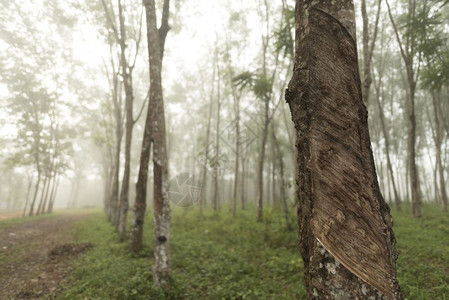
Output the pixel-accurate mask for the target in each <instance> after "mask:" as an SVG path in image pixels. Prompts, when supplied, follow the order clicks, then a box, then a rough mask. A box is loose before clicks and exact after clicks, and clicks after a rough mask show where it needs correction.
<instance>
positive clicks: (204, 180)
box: [200, 62, 216, 211]
mask: <svg viewBox="0 0 449 300" xmlns="http://www.w3.org/2000/svg"><path fill="white" fill-rule="evenodd" d="M215 72H216V63H215V62H214V63H213V71H212V78H213V79H214V78H215ZM214 91H215V84H214V80H212V86H211V92H210V97H209V111H208V117H207V129H206V148H205V149H204V164H203V171H202V178H201V198H200V211H203V206H204V205H205V204H206V196H207V190H206V183H207V165H208V164H209V148H210V145H209V143H210V128H211V123H212V109H213V103H214V102H213V98H214Z"/></svg>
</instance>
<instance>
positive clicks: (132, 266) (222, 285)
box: [58, 206, 449, 299]
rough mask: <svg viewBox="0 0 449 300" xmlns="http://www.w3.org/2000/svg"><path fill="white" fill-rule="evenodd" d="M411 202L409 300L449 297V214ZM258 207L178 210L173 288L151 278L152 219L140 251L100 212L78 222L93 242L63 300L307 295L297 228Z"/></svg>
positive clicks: (405, 286) (404, 278) (405, 224)
mask: <svg viewBox="0 0 449 300" xmlns="http://www.w3.org/2000/svg"><path fill="white" fill-rule="evenodd" d="M408 210H409V209H408V208H407V207H405V208H404V210H403V211H402V212H395V211H394V212H393V217H394V221H395V226H394V231H395V234H396V238H397V240H398V244H397V248H398V250H399V252H400V257H399V261H398V264H397V275H398V280H399V283H400V285H401V288H402V291H403V293H404V296H405V298H406V299H449V242H448V241H449V217H448V215H447V214H443V213H441V212H440V210H439V208H435V207H431V206H425V207H424V208H423V214H424V217H422V218H420V219H416V218H413V217H412V216H411V214H410V212H409V211H408ZM265 217H266V220H265V222H264V223H257V222H256V221H255V220H256V212H255V210H254V209H251V210H246V211H240V212H239V213H238V215H237V216H236V217H232V216H231V214H230V213H229V212H228V210H227V209H226V210H222V211H221V212H220V213H214V212H211V211H206V212H204V213H203V214H200V213H199V211H198V210H197V209H187V210H186V209H180V208H177V209H174V210H173V212H172V227H171V228H172V229H171V261H172V278H173V279H172V282H171V289H170V292H168V293H165V294H164V293H163V292H162V291H160V290H158V289H156V288H154V287H153V285H152V271H151V268H152V264H153V253H152V239H153V238H152V218H151V213H149V214H148V216H147V219H146V221H145V222H146V223H145V231H144V233H145V236H144V240H145V245H144V249H143V251H142V252H141V253H139V254H138V255H136V254H131V253H130V252H129V251H128V248H127V243H119V242H118V238H117V235H116V233H115V231H114V229H113V228H112V226H111V225H110V224H109V223H108V222H107V220H106V217H105V216H104V215H102V214H100V213H97V215H96V216H95V217H93V218H89V219H87V220H85V221H83V222H82V223H81V224H79V225H78V227H77V228H76V230H77V235H78V238H79V241H80V242H90V243H93V244H94V247H93V248H92V249H91V250H89V251H88V252H87V253H86V254H85V255H84V256H82V257H81V258H80V259H79V260H77V261H76V262H75V264H76V266H75V271H74V272H73V273H72V276H71V278H70V280H69V281H68V283H67V284H66V286H65V288H64V289H63V291H62V292H61V294H60V296H59V297H58V298H61V299H305V289H304V283H303V266H302V261H301V259H300V254H299V251H298V248H297V232H296V229H295V230H293V231H288V230H286V229H285V223H284V222H283V218H282V215H281V214H280V212H277V211H272V210H266V211H265Z"/></svg>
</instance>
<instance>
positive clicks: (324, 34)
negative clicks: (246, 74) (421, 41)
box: [286, 0, 402, 299]
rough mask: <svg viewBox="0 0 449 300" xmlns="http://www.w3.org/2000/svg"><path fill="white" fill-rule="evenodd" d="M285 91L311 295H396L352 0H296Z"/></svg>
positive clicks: (392, 252) (390, 235)
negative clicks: (294, 140) (293, 139)
mask: <svg viewBox="0 0 449 300" xmlns="http://www.w3.org/2000/svg"><path fill="white" fill-rule="evenodd" d="M295 52H296V56H295V69H294V73H293V78H292V79H291V81H290V83H289V86H288V90H287V91H286V100H287V102H288V103H289V105H290V110H291V112H292V120H293V122H294V123H295V128H296V130H297V143H296V145H297V147H298V165H299V171H298V178H297V184H298V188H299V189H298V198H299V207H298V224H299V227H300V230H299V237H300V249H301V254H302V257H303V261H304V265H305V283H306V289H307V295H308V298H309V299H368V298H370V297H372V298H379V293H381V294H382V295H383V298H387V297H388V298H391V299H400V298H402V296H401V292H400V289H399V285H398V282H397V280H396V274H395V273H396V272H395V261H396V258H397V253H396V250H395V244H396V240H395V237H394V234H393V231H392V229H391V227H392V219H391V216H390V213H389V207H388V205H387V204H386V203H385V201H384V199H383V197H382V195H381V193H380V190H379V184H378V182H377V177H376V170H375V167H374V159H373V153H372V150H371V143H370V137H369V132H368V123H367V111H366V107H365V106H364V105H363V100H362V91H361V82H360V75H359V71H358V64H357V46H356V38H355V16H354V5H353V2H352V1H351V0H338V1H333V2H330V1H325V0H318V1H316V0H297V2H296V51H295Z"/></svg>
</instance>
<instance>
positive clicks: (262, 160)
mask: <svg viewBox="0 0 449 300" xmlns="http://www.w3.org/2000/svg"><path fill="white" fill-rule="evenodd" d="M269 100H270V99H264V119H263V120H264V123H263V128H262V140H261V145H260V156H259V162H258V163H259V166H258V168H257V222H262V221H263V165H264V163H265V146H266V144H267V137H268V124H269V122H270V120H269V112H268V110H269V105H270V102H269Z"/></svg>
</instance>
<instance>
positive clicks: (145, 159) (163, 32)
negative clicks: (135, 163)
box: [129, 0, 170, 252]
mask: <svg viewBox="0 0 449 300" xmlns="http://www.w3.org/2000/svg"><path fill="white" fill-rule="evenodd" d="M169 2H170V1H169V0H164V7H163V13H162V22H161V27H160V28H159V33H158V38H157V39H156V38H154V36H152V37H151V38H154V39H156V40H155V41H153V42H154V43H158V44H159V47H158V48H154V47H156V45H153V44H151V42H150V36H148V37H147V38H148V47H149V48H148V56H149V57H150V58H152V57H151V55H152V54H154V53H158V57H159V60H160V63H159V71H157V69H158V65H157V64H158V62H157V61H154V59H155V58H152V60H150V101H149V105H148V110H147V116H146V119H145V128H144V133H143V139H142V150H141V152H140V164H139V173H138V177H137V184H136V199H135V202H134V209H133V210H134V216H133V220H132V223H131V229H130V234H129V247H130V248H131V250H132V251H134V252H138V251H140V250H141V249H142V238H143V224H144V221H145V211H146V207H147V204H146V198H147V185H148V166H149V162H150V154H151V144H152V122H153V117H154V109H153V108H151V107H152V106H151V105H153V104H152V103H154V101H155V99H154V98H155V97H162V83H161V74H160V72H161V69H162V58H163V57H164V45H165V38H166V36H167V33H168V30H169V29H170V27H169V26H168V16H169V14H168V12H169V10H168V9H169ZM142 4H143V5H144V6H145V10H146V12H147V15H146V18H147V31H148V27H149V26H152V24H153V21H152V20H149V19H148V18H149V17H151V15H148V9H150V10H151V9H153V10H154V9H155V7H154V1H147V0H143V1H142ZM153 15H154V17H155V16H156V14H155V12H153ZM154 22H156V19H155V20H154ZM156 31H157V30H156ZM147 34H148V32H147ZM153 35H154V33H153ZM150 46H153V48H150ZM152 68H153V69H152ZM152 70H155V72H156V73H155V74H152V73H151V71H152ZM158 73H159V75H157V74H158ZM152 76H156V77H157V76H159V77H158V78H159V82H157V80H156V79H157V78H155V79H154V80H153V77H152ZM151 99H153V100H151Z"/></svg>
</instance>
